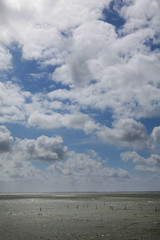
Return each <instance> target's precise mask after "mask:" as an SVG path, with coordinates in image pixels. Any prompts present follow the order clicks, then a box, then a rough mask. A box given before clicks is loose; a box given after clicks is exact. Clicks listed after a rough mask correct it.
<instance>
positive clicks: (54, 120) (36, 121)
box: [28, 112, 98, 133]
mask: <svg viewBox="0 0 160 240" xmlns="http://www.w3.org/2000/svg"><path fill="white" fill-rule="evenodd" d="M28 124H29V125H30V126H37V127H39V128H46V129H50V128H51V129H54V128H60V127H67V128H73V129H78V130H83V131H84V132H85V133H92V132H93V131H94V130H95V129H97V128H98V126H97V125H96V123H95V122H94V121H93V120H92V119H91V118H90V117H89V116H88V115H87V114H83V113H79V112H75V113H70V114H68V113H66V114H60V113H56V112H55V113H53V112H52V114H51V115H48V114H41V113H33V114H32V115H31V116H30V117H29V119H28Z"/></svg>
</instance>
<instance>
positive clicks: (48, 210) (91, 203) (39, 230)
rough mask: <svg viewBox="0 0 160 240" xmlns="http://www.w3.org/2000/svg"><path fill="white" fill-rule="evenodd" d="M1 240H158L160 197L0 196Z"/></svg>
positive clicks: (51, 194)
mask: <svg viewBox="0 0 160 240" xmlns="http://www.w3.org/2000/svg"><path fill="white" fill-rule="evenodd" d="M0 239H3V240H12V239H13V240H24V239H27V240H37V239H43V240H57V239H58V240H89V239H92V240H95V239H105V240H106V239H107V240H159V239H160V192H143V193H140V192H138V193H135V192H132V193H131V192H130V193H128V192H127V193H50V194H49V193H43V194H40V193H35V194H33V193H32V194H7V193H5V194H2V193H1V194H0Z"/></svg>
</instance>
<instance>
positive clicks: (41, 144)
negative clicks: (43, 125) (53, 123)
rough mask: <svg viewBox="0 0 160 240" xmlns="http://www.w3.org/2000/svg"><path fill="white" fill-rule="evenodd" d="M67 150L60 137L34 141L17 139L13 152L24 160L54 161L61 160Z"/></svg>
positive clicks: (41, 138)
mask: <svg viewBox="0 0 160 240" xmlns="http://www.w3.org/2000/svg"><path fill="white" fill-rule="evenodd" d="M66 150H67V148H66V147H65V146H63V139H62V138H61V137H60V136H57V137H55V138H53V137H51V138H49V137H47V136H43V135H42V136H40V137H38V138H37V139H36V140H34V139H24V140H21V139H17V140H16V142H15V145H14V151H15V152H17V153H16V154H18V155H19V156H22V157H21V158H22V159H24V160H39V161H55V160H59V159H61V160H62V159H63V158H64V156H65V153H66Z"/></svg>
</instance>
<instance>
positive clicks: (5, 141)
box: [0, 126, 13, 153]
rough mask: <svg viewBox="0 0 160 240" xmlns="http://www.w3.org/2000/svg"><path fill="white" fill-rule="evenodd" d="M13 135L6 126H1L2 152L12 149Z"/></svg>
mask: <svg viewBox="0 0 160 240" xmlns="http://www.w3.org/2000/svg"><path fill="white" fill-rule="evenodd" d="M12 142H13V137H12V136H11V135H10V132H9V130H8V129H7V128H6V127H5V126H0V153H4V152H9V151H11V144H12Z"/></svg>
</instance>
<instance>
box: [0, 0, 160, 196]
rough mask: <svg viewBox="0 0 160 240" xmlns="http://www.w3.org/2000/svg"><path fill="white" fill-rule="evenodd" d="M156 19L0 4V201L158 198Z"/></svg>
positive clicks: (100, 3) (96, 7) (75, 7)
mask: <svg viewBox="0 0 160 240" xmlns="http://www.w3.org/2000/svg"><path fill="white" fill-rule="evenodd" d="M159 13H160V1H159V0H81V1H79V0H67V1H66V0H36V1H32V0H27V1H25V0H0V33H1V34H0V192H66V191H69V192H75V191H160V14H159Z"/></svg>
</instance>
